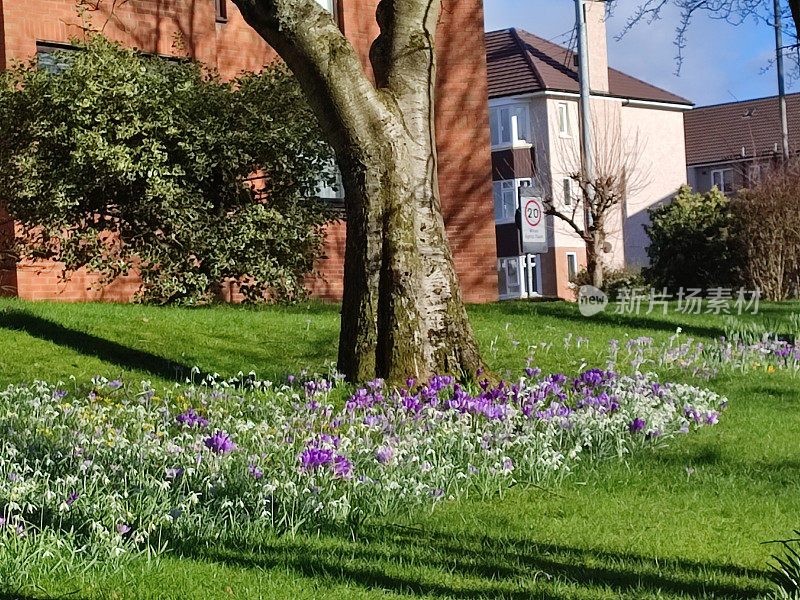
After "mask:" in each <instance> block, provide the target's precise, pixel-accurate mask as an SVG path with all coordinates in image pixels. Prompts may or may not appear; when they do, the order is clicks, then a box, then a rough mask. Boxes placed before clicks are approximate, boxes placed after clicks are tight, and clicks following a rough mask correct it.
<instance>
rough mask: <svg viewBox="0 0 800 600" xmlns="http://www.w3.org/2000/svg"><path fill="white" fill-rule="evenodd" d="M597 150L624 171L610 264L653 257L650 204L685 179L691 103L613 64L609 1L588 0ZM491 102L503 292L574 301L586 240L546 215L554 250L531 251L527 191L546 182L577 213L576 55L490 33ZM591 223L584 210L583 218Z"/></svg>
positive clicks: (532, 39) (511, 32)
mask: <svg viewBox="0 0 800 600" xmlns="http://www.w3.org/2000/svg"><path fill="white" fill-rule="evenodd" d="M585 7H586V11H587V23H588V27H587V31H588V38H589V49H590V63H589V73H590V82H591V90H592V101H591V108H592V119H593V122H594V124H593V127H592V130H593V135H594V154H595V162H596V163H597V164H598V169H601V168H602V165H604V164H605V165H612V166H614V168H624V169H625V174H626V181H627V182H628V185H627V188H626V189H627V191H626V199H625V202H624V204H623V205H622V206H620V207H618V209H616V210H615V213H614V214H612V216H611V218H610V223H609V226H608V227H607V228H606V232H607V237H608V242H609V244H607V248H606V249H607V252H606V253H605V254H604V262H605V264H606V265H608V266H609V267H611V268H620V267H623V266H626V265H628V266H643V265H645V264H646V263H647V253H646V250H645V249H646V247H647V245H648V243H649V242H648V239H647V234H646V233H645V230H644V225H645V224H647V222H648V216H647V209H648V208H649V207H651V206H653V205H654V204H657V203H659V202H663V201H665V200H668V199H669V198H671V197H672V196H673V194H674V193H675V192H676V191H677V189H678V187H679V186H681V185H682V184H684V183H686V152H685V144H684V126H683V117H684V113H685V112H686V111H687V110H689V109H691V107H692V103H691V102H690V101H688V100H686V99H684V98H680V97H678V96H676V95H674V94H671V93H670V92H667V91H665V90H662V89H660V88H657V87H655V86H652V85H650V84H647V83H645V82H643V81H641V80H638V79H636V78H634V77H630V76H628V75H625V74H624V73H621V72H619V71H616V70H614V69H609V68H608V53H607V43H606V27H605V13H604V8H605V7H604V2H602V1H598V0H587V1H586V2H585ZM486 41H487V58H488V69H489V98H490V100H489V106H490V124H491V131H492V157H493V161H492V162H493V179H494V201H495V225H496V231H497V249H498V257H499V260H498V269H499V275H500V290H499V291H500V297H501V298H525V297H535V296H547V297H559V298H571V297H573V294H574V291H573V289H572V287H571V286H570V285H569V280H570V276H571V275H573V274H574V273H576V272H577V271H579V270H580V269H582V268H584V267H585V261H586V250H585V246H584V244H583V241H582V240H581V238H580V237H579V236H578V235H577V234H576V233H575V232H574V231H573V230H572V229H571V228H570V226H569V225H567V224H566V223H565V222H564V221H562V220H560V219H558V218H556V217H554V216H547V217H546V227H547V234H548V250H547V252H544V253H542V254H535V255H528V254H525V253H523V251H522V245H521V243H520V232H519V225H518V220H519V215H518V214H517V212H518V210H519V189H520V187H521V186H524V185H527V184H529V183H535V184H538V185H540V186H542V187H543V188H544V191H545V193H546V194H548V195H550V196H551V197H552V198H553V201H554V203H555V205H556V206H557V207H559V209H560V210H562V211H570V212H571V211H572V207H574V206H575V201H576V197H577V191H578V190H577V185H576V184H575V182H574V181H572V180H571V178H570V174H571V173H575V172H576V171H577V170H578V169H579V165H580V161H581V149H580V146H581V144H580V129H579V123H580V121H579V84H578V73H577V69H578V67H577V56H576V54H575V53H574V52H572V51H570V50H568V49H566V48H563V47H561V46H558V45H556V44H553V43H551V42H548V41H546V40H544V39H541V38H539V37H537V36H534V35H532V34H530V33H527V32H525V31H520V30H516V29H508V30H502V31H495V32H491V33H488V34H487V37H486ZM576 220H578V221H579V223H580V224H582V223H583V216H582V215H579V216H578V217H577V219H576Z"/></svg>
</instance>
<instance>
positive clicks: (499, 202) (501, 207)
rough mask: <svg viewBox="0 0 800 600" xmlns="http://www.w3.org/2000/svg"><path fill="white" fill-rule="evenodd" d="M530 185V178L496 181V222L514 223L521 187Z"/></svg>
mask: <svg viewBox="0 0 800 600" xmlns="http://www.w3.org/2000/svg"><path fill="white" fill-rule="evenodd" d="M530 185H531V180H530V179H508V180H506V181H495V182H494V220H495V223H513V222H514V221H516V218H517V208H518V207H519V194H520V188H523V187H525V186H530Z"/></svg>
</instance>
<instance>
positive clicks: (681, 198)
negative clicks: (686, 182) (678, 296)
mask: <svg viewBox="0 0 800 600" xmlns="http://www.w3.org/2000/svg"><path fill="white" fill-rule="evenodd" d="M648 212H649V213H650V221H651V224H650V226H648V227H646V229H647V234H648V235H649V236H650V246H649V247H648V248H647V254H648V256H649V257H650V267H649V268H647V269H646V270H645V272H644V273H645V276H646V277H647V278H648V279H649V280H651V282H652V283H653V285H654V286H656V287H667V288H669V289H672V290H675V289H678V288H680V287H683V288H701V289H705V288H709V287H713V286H730V285H732V284H733V282H734V281H735V278H736V262H737V261H736V248H735V240H734V239H733V234H732V226H733V217H732V213H731V209H730V201H729V200H728V198H726V197H725V195H724V194H723V193H722V192H720V191H719V190H718V189H717V188H716V187H714V188H713V189H712V190H711V191H709V192H707V193H705V194H695V193H693V192H692V190H691V188H689V187H688V186H683V187H681V189H680V190H679V191H678V194H677V195H676V196H675V198H673V200H672V201H671V202H669V203H667V204H663V205H661V206H658V207H655V208H652V209H650V210H649V211H648Z"/></svg>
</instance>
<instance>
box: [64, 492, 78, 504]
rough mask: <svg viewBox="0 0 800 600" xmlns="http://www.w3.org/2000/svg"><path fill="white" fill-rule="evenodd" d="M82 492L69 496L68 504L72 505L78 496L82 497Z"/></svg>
mask: <svg viewBox="0 0 800 600" xmlns="http://www.w3.org/2000/svg"><path fill="white" fill-rule="evenodd" d="M80 496H81V495H80V494H76V493H74V492H73V493H72V494H70V495H69V496H68V497H67V501H66V502H67V506H72V503H73V502H75V500H77V499H78V498H80Z"/></svg>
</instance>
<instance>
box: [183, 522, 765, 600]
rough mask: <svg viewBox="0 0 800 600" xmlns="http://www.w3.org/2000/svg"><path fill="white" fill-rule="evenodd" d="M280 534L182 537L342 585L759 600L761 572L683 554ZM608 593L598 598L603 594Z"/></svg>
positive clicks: (489, 540) (204, 551) (241, 559)
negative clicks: (249, 541)
mask: <svg viewBox="0 0 800 600" xmlns="http://www.w3.org/2000/svg"><path fill="white" fill-rule="evenodd" d="M327 536H330V537H327V540H328V541H327V542H326V536H323V537H322V538H320V537H317V538H314V539H311V538H308V539H306V538H302V537H300V538H296V539H294V540H290V539H281V540H274V541H267V542H263V543H258V544H257V545H255V546H253V547H250V548H248V547H247V546H246V545H239V544H222V545H220V544H217V545H212V546H210V547H209V546H207V545H205V544H202V543H194V542H191V543H190V542H187V541H185V540H184V541H183V542H179V543H178V547H177V551H178V552H179V553H180V554H181V555H183V556H185V557H186V558H190V559H195V560H211V561H214V562H218V563H222V564H226V565H228V566H234V567H237V568H246V569H258V570H261V569H273V568H278V569H290V570H292V571H294V572H296V573H298V574H300V575H302V576H305V577H310V578H322V579H326V580H331V581H334V582H336V583H341V584H344V585H353V584H355V585H358V586H360V587H364V588H379V589H381V590H386V591H391V592H395V593H411V594H420V595H430V596H436V597H447V598H461V599H465V600H472V599H474V600H477V599H479V598H481V599H489V598H496V599H498V600H499V599H500V598H513V599H517V598H519V599H522V598H532V597H536V598H542V599H544V600H556V599H557V598H563V597H565V596H564V594H565V593H566V592H567V591H569V593H568V594H567V595H568V596H569V597H584V595H580V596H575V595H574V592H575V588H576V587H577V588H579V589H580V590H581V591H585V597H587V598H588V597H595V594H596V593H597V592H600V591H604V592H605V593H609V592H610V593H612V594H613V597H620V598H621V597H628V594H630V596H631V597H633V596H635V597H639V596H640V595H641V594H642V593H643V592H648V593H655V594H656V595H659V597H662V596H661V595H660V594H667V596H666V597H713V598H721V599H725V600H734V599H742V598H759V597H761V596H762V595H763V594H764V593H766V592H767V591H768V589H767V588H766V587H765V580H766V578H767V574H766V573H765V572H762V571H756V570H751V569H746V568H743V567H738V566H736V565H727V564H714V563H703V562H694V561H691V560H686V559H669V560H667V561H663V560H661V561H657V560H655V559H654V558H651V557H646V556H640V555H636V554H631V553H616V552H610V551H606V550H599V549H594V548H575V547H570V546H564V545H557V544H544V543H541V542H538V541H533V540H525V539H516V538H510V537H509V538H506V537H502V538H497V537H490V536H470V535H463V534H446V533H443V532H437V531H424V530H417V529H413V528H403V529H398V528H395V527H391V526H385V527H380V526H374V527H371V528H369V529H367V530H362V531H361V532H360V534H359V535H358V536H357V537H356V538H355V539H352V538H351V539H350V540H347V539H345V537H344V536H335V535H333V536H331V534H327ZM604 597H605V596H604Z"/></svg>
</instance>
